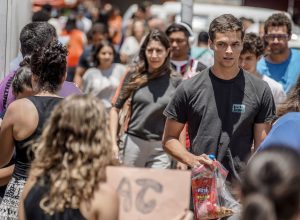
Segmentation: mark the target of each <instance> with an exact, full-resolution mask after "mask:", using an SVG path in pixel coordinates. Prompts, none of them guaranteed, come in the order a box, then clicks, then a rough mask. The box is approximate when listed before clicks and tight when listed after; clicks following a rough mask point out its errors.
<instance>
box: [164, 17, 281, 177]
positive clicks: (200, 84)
mask: <svg viewBox="0 0 300 220" xmlns="http://www.w3.org/2000/svg"><path fill="white" fill-rule="evenodd" d="M209 35H210V48H211V49H212V50H213V51H214V65H213V66H212V67H211V68H209V69H206V70H204V71H202V72H201V73H200V74H198V75H196V76H194V77H193V78H191V79H189V80H186V81H184V82H183V83H182V84H181V85H180V86H179V87H178V88H177V90H176V93H175V95H174V97H173V98H172V100H171V102H170V103H169V105H168V106H167V108H166V109H165V111H164V114H165V116H166V117H167V121H166V125H165V130H164V138H163V146H164V149H165V150H166V151H167V152H168V153H169V154H170V155H172V156H173V157H174V158H176V159H177V160H178V161H180V162H182V163H184V164H186V165H188V166H189V167H195V166H199V165H200V164H207V165H211V160H210V159H208V157H207V154H214V155H215V156H216V158H217V160H219V161H220V162H221V163H222V164H223V165H224V166H225V167H226V168H227V169H228V170H229V176H231V177H237V178H238V175H237V173H238V172H237V171H238V168H239V166H240V165H241V164H242V165H243V162H245V161H246V159H247V157H248V156H249V154H250V153H251V147H252V144H254V148H256V147H257V146H258V145H259V144H260V143H261V142H262V140H263V139H264V138H265V137H266V135H267V133H268V132H269V130H270V128H271V121H272V120H273V118H274V115H275V105H274V100H273V97H272V93H271V91H270V88H269V87H268V86H267V84H266V83H265V82H263V81H262V80H261V79H258V78H255V77H254V76H252V75H250V74H249V73H247V72H245V71H243V70H242V69H240V68H239V66H238V60H239V56H240V53H241V50H242V48H243V37H244V31H243V27H242V24H241V22H240V21H239V20H238V19H237V18H235V17H234V16H232V15H229V14H225V15H221V16H219V17H218V18H216V19H215V20H213V21H212V23H211V24H210V28H209ZM185 123H187V124H188V132H189V137H190V142H191V147H190V150H189V151H188V150H187V149H185V148H184V147H183V146H182V145H181V144H180V142H179V135H180V133H181V131H182V129H183V128H184V125H185Z"/></svg>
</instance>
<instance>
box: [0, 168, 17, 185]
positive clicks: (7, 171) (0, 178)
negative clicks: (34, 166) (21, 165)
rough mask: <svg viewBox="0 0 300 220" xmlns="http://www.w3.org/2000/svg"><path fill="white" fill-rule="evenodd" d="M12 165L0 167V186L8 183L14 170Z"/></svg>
mask: <svg viewBox="0 0 300 220" xmlns="http://www.w3.org/2000/svg"><path fill="white" fill-rule="evenodd" d="M14 167H15V165H10V166H8V167H4V168H2V169H0V186H5V185H7V184H8V182H9V180H10V179H11V176H12V174H13V172H14Z"/></svg>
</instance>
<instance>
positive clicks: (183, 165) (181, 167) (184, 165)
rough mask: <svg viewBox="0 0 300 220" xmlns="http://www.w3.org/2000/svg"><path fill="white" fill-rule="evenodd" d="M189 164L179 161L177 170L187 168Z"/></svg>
mask: <svg viewBox="0 0 300 220" xmlns="http://www.w3.org/2000/svg"><path fill="white" fill-rule="evenodd" d="M187 168H188V166H187V165H186V164H184V163H181V162H179V161H177V164H176V169H177V170H187Z"/></svg>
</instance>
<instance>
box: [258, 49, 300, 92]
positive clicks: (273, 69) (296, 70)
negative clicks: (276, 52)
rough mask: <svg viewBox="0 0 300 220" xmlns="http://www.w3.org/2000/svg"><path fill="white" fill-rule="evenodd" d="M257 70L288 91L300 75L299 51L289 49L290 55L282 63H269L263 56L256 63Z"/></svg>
mask: <svg viewBox="0 0 300 220" xmlns="http://www.w3.org/2000/svg"><path fill="white" fill-rule="evenodd" d="M257 71H258V72H259V73H261V74H262V75H267V76H269V77H270V78H272V79H274V80H275V81H277V82H279V83H280V84H281V85H282V86H283V89H284V91H285V92H288V91H289V90H290V89H291V88H292V87H293V86H294V85H295V84H296V82H297V79H298V76H299V75H300V51H299V50H296V49H291V50H290V56H289V58H288V59H287V60H285V61H284V62H282V63H276V64H274V63H270V62H268V61H267V60H266V59H265V58H264V57H263V58H261V59H260V60H259V62H258V63H257Z"/></svg>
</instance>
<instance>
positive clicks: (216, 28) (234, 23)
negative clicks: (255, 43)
mask: <svg viewBox="0 0 300 220" xmlns="http://www.w3.org/2000/svg"><path fill="white" fill-rule="evenodd" d="M228 31H229V32H232V31H236V32H238V31H240V32H241V34H242V39H243V38H244V34H245V31H244V28H243V23H242V22H241V21H240V20H239V19H237V18H236V17H234V16H233V15H231V14H223V15H221V16H219V17H217V18H215V19H214V20H213V21H212V22H211V23H210V26H209V31H208V34H209V38H210V40H211V41H213V40H214V39H215V37H216V36H215V35H216V33H217V32H219V33H225V32H228Z"/></svg>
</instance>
